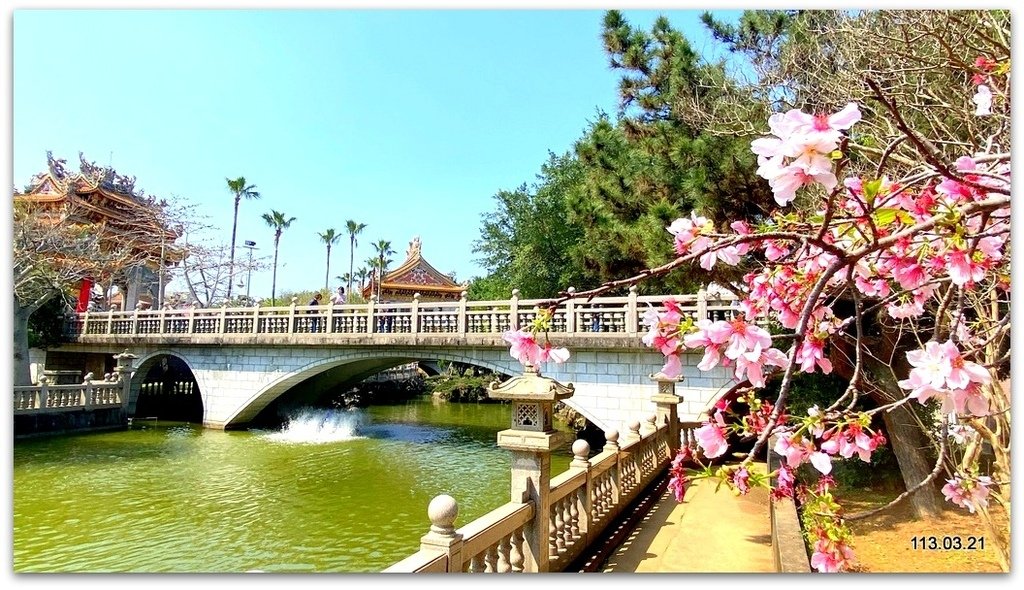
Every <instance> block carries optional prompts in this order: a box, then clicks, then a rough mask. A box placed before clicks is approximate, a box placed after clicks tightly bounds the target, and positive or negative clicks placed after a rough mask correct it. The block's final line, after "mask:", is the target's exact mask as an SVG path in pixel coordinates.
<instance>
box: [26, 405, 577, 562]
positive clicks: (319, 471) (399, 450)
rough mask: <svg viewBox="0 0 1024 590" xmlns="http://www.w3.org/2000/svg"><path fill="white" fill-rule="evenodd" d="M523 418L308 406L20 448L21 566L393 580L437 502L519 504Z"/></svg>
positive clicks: (464, 519) (496, 411)
mask: <svg viewBox="0 0 1024 590" xmlns="http://www.w3.org/2000/svg"><path fill="white" fill-rule="evenodd" d="M509 411H510V407H509V406H508V405H497V404H444V403H437V404H435V403H433V402H432V401H431V400H430V399H429V398H425V399H420V400H416V401H413V402H409V403H406V404H403V405H390V406H375V407H370V408H366V409H363V410H357V411H336V410H322V409H319V410H313V409H308V410H304V411H302V412H299V413H297V414H295V415H293V416H292V417H291V420H290V421H289V422H288V423H287V424H285V425H284V426H282V428H281V429H280V430H249V431H227V432H225V431H218V430H207V429H203V428H201V427H199V426H197V425H194V424H185V423H180V422H179V423H169V422H157V423H155V422H142V423H140V422H136V423H135V424H134V425H133V426H132V427H131V428H130V429H128V430H122V431H115V432H105V433H92V434H78V435H68V436H59V437H49V438H41V439H29V440H19V441H16V442H15V445H14V463H13V478H14V481H13V508H14V513H13V552H14V571H15V572H16V573H21V572H74V573H77V572H135V573H151V572H153V573H155V572H161V573H164V572H167V573H173V572H181V573H217V572H245V571H251V570H259V571H264V572H287V573H299V572H361V573H365V572H378V571H380V570H382V569H384V568H386V567H388V566H390V565H391V564H393V563H395V562H397V561H399V560H401V559H403V558H405V557H407V556H408V555H410V554H412V553H414V552H415V551H416V550H417V549H418V548H419V539H420V537H421V536H422V535H423V534H425V533H426V532H427V530H428V529H429V527H430V522H429V520H428V519H427V516H426V511H427V505H428V504H429V503H430V500H431V499H432V498H434V497H435V496H437V495H439V494H449V495H451V496H453V497H454V498H455V499H456V500H457V501H458V503H459V517H458V520H457V521H456V526H462V525H464V524H466V523H468V522H469V521H471V520H472V519H474V518H476V517H478V516H482V515H483V514H485V513H487V512H489V511H490V510H492V509H494V508H497V507H498V506H500V505H501V504H503V503H505V502H507V501H508V498H509V477H510V476H509V468H510V454H509V452H508V451H505V450H503V449H500V448H498V447H497V445H496V444H495V440H496V434H497V432H498V431H499V430H503V429H505V428H508V425H509ZM571 438H572V437H571V436H570V435H569V434H566V436H565V439H566V444H565V448H564V449H562V450H561V451H560V452H558V453H556V454H555V456H554V457H553V458H552V466H553V472H554V473H560V472H562V471H564V470H565V469H566V468H567V467H568V464H569V461H570V460H571V455H570V453H569V451H568V444H569V442H570V441H571Z"/></svg>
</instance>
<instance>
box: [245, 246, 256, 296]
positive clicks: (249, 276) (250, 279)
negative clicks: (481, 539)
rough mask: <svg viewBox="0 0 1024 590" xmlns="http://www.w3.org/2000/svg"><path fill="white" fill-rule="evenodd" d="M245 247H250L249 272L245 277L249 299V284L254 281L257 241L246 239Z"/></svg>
mask: <svg viewBox="0 0 1024 590" xmlns="http://www.w3.org/2000/svg"><path fill="white" fill-rule="evenodd" d="M245 247H246V248H248V249H249V274H248V275H247V276H246V279H245V298H246V299H249V284H250V283H251V282H252V249H253V248H255V247H256V242H254V241H252V240H246V241H245Z"/></svg>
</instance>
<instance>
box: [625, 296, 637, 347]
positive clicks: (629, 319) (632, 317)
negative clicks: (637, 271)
mask: <svg viewBox="0 0 1024 590" xmlns="http://www.w3.org/2000/svg"><path fill="white" fill-rule="evenodd" d="M637 315H638V314H637V306H636V285H630V287H629V301H627V302H626V333H627V334H629V335H630V336H635V335H636V334H637V332H638V331H639V326H638V324H639V322H638V321H637Z"/></svg>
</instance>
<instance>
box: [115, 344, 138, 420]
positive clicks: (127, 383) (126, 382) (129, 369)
mask: <svg viewBox="0 0 1024 590" xmlns="http://www.w3.org/2000/svg"><path fill="white" fill-rule="evenodd" d="M137 358H138V357H137V356H135V355H134V354H132V353H130V352H128V349H127V348H126V349H125V351H124V352H122V353H121V354H115V355H114V360H115V361H117V366H116V367H114V374H115V375H116V376H117V380H118V381H119V382H120V383H121V408H123V409H124V411H125V415H127V413H128V396H129V395H131V388H132V373H134V372H135V367H133V366H132V361H134V360H135V359H137Z"/></svg>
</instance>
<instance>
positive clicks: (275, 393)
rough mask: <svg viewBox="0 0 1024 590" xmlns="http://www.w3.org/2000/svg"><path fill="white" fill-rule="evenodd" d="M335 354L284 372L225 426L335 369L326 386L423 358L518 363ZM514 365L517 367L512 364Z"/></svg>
mask: <svg viewBox="0 0 1024 590" xmlns="http://www.w3.org/2000/svg"><path fill="white" fill-rule="evenodd" d="M334 352H336V354H335V355H334V356H330V357H326V358H319V359H316V360H312V361H310V362H308V363H306V364H305V365H302V366H299V367H296V368H295V369H294V370H293V371H291V372H289V373H288V374H286V375H281V376H279V377H278V378H277V379H274V380H272V381H270V382H268V383H266V384H265V385H263V386H261V387H260V388H259V389H258V390H257V391H255V392H253V393H252V395H251V396H250V397H249V398H248V399H247V400H245V401H244V402H243V403H242V404H241V406H240V407H239V408H238V409H237V411H236V412H235V413H234V414H233V415H231V416H229V417H228V419H227V421H226V422H225V423H224V428H236V427H240V426H242V425H244V424H247V423H249V422H251V421H252V420H253V419H255V418H256V416H257V415H258V414H259V413H260V412H262V411H263V410H264V409H266V408H267V406H269V405H270V404H271V403H272V402H273V401H274V400H276V399H278V398H279V397H281V396H282V395H284V394H285V393H286V392H287V391H289V390H290V389H291V388H293V387H295V386H296V385H298V384H300V383H303V382H306V381H308V380H310V379H314V378H316V377H317V376H318V375H324V374H326V373H329V372H331V371H333V370H335V369H342V371H340V372H339V374H337V375H335V376H334V378H332V379H329V380H326V384H325V386H329V384H337V383H342V382H346V381H353V382H358V381H361V380H363V379H365V378H366V377H369V376H371V375H374V374H376V373H379V372H381V371H384V370H386V369H389V368H392V367H397V366H400V365H403V364H407V363H413V362H422V361H434V362H436V361H449V362H456V363H462V364H466V365H472V366H475V367H479V368H482V369H486V370H488V371H491V372H494V373H497V374H499V375H511V374H513V370H517V371H518V369H519V365H518V363H517V362H516V361H514V360H513V359H511V358H510V359H509V361H510V362H500V361H499V360H498V359H496V358H486V355H485V357H484V358H481V357H479V356H472V355H467V354H463V353H457V352H452V351H441V350H437V349H430V348H425V349H422V350H415V349H413V350H387V349H379V350H372V351H370V352H369V353H366V352H365V351H362V352H357V353H353V352H352V351H346V350H338V351H334ZM513 364H515V367H513V366H512V365H513Z"/></svg>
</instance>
